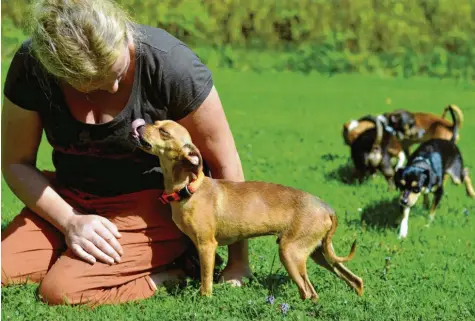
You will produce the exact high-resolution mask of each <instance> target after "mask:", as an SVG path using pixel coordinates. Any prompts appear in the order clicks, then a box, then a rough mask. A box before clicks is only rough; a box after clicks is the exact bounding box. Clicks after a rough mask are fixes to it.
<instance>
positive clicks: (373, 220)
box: [361, 196, 401, 228]
mask: <svg viewBox="0 0 475 321" xmlns="http://www.w3.org/2000/svg"><path fill="white" fill-rule="evenodd" d="M361 221H362V222H363V223H365V224H366V225H368V226H371V227H375V228H396V227H397V226H398V224H399V222H400V221H401V212H400V208H399V197H398V196H397V197H395V198H393V199H392V200H387V199H386V200H381V201H379V202H376V203H373V204H371V205H369V206H367V207H365V208H364V209H363V211H362V212H361Z"/></svg>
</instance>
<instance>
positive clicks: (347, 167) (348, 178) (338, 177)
mask: <svg viewBox="0 0 475 321" xmlns="http://www.w3.org/2000/svg"><path fill="white" fill-rule="evenodd" d="M353 171H354V165H353V163H351V162H347V163H346V164H343V165H340V166H339V167H338V168H336V169H334V170H332V171H330V172H327V173H325V178H326V179H327V180H333V181H339V182H342V183H344V184H346V185H353V186H356V185H361V184H363V183H364V182H366V181H367V180H368V179H369V176H365V177H363V178H362V179H358V177H356V176H355V175H354V172H353Z"/></svg>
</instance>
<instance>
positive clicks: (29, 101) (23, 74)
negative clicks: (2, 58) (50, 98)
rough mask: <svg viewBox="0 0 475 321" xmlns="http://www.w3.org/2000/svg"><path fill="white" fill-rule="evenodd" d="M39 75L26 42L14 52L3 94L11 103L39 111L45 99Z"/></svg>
mask: <svg viewBox="0 0 475 321" xmlns="http://www.w3.org/2000/svg"><path fill="white" fill-rule="evenodd" d="M38 77H42V76H40V75H39V62H38V61H37V60H36V59H35V58H33V56H32V55H31V42H30V41H29V40H26V41H25V42H23V44H22V45H21V47H20V48H19V49H18V50H17V51H16V53H15V56H14V57H13V59H12V61H11V64H10V67H9V68H8V72H7V76H6V79H5V85H4V89H3V93H4V95H5V97H7V98H8V99H9V100H10V101H11V102H12V103H14V104H15V105H17V106H18V107H21V108H23V109H26V110H31V111H39V110H38V109H39V107H40V105H41V104H40V100H41V99H42V98H44V97H45V93H44V90H42V88H41V85H40V81H39V78H38Z"/></svg>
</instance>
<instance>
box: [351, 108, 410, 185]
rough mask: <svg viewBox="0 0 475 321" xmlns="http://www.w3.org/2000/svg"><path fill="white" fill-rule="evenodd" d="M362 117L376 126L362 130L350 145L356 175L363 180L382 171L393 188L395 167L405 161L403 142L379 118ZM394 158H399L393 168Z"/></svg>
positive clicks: (398, 166)
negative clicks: (392, 161)
mask: <svg viewBox="0 0 475 321" xmlns="http://www.w3.org/2000/svg"><path fill="white" fill-rule="evenodd" d="M362 119H363V120H366V121H372V122H374V123H375V127H373V128H370V129H367V130H365V131H364V132H362V133H361V134H360V135H359V136H358V137H357V138H356V139H355V140H354V141H353V143H352V144H351V145H350V149H351V159H352V161H353V164H354V166H355V172H354V176H356V178H357V179H358V180H359V181H360V182H361V181H362V180H363V179H364V177H365V176H367V175H372V174H375V173H376V172H377V171H380V172H381V173H382V174H383V175H384V177H385V178H386V180H387V182H388V184H389V187H390V188H393V187H394V181H393V177H394V173H395V169H398V168H400V167H402V165H403V164H404V161H405V155H404V153H403V152H402V147H401V144H400V143H399V141H398V139H397V138H396V137H395V136H393V135H392V134H391V133H390V132H388V131H387V129H386V127H385V125H384V124H383V123H382V121H381V120H380V119H379V118H377V117H371V116H366V117H364V118H362ZM360 120H361V119H360ZM392 158H397V159H398V163H397V165H396V168H393V165H392V163H391V160H392Z"/></svg>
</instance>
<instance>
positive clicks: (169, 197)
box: [159, 173, 203, 204]
mask: <svg viewBox="0 0 475 321" xmlns="http://www.w3.org/2000/svg"><path fill="white" fill-rule="evenodd" d="M201 176H203V173H199V174H198V177H197V178H195V179H194V180H192V181H191V182H190V183H189V184H188V185H185V187H183V188H182V189H180V190H179V191H176V192H173V193H171V194H167V193H166V192H165V191H164V192H163V193H162V195H160V198H159V199H160V201H161V202H162V203H163V204H168V203H171V202H174V201H180V200H182V199H184V198H188V197H191V196H192V195H193V194H194V193H195V192H196V189H197V186H194V185H196V184H194V183H195V182H196V181H197V180H198V179H199V178H200V177H201Z"/></svg>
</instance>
